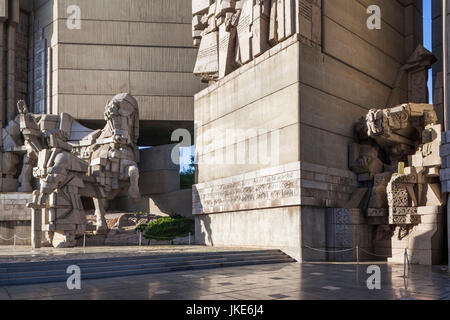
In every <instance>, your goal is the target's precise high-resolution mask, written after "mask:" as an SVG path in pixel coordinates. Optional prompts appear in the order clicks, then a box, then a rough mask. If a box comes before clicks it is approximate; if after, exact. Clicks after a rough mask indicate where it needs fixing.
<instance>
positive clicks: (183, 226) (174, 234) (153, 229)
mask: <svg viewBox="0 0 450 320" xmlns="http://www.w3.org/2000/svg"><path fill="white" fill-rule="evenodd" d="M136 230H137V231H140V232H142V233H143V235H144V237H145V238H146V239H154V240H165V241H171V240H173V239H175V238H179V237H185V236H187V235H189V233H191V234H194V232H195V227H194V220H192V219H188V218H185V217H183V216H180V215H173V216H170V217H161V218H158V219H157V220H154V221H151V222H149V223H148V224H140V225H138V226H137V227H136Z"/></svg>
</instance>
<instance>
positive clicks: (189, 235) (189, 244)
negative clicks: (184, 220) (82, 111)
mask: <svg viewBox="0 0 450 320" xmlns="http://www.w3.org/2000/svg"><path fill="white" fill-rule="evenodd" d="M189 245H191V233H190V232H189Z"/></svg>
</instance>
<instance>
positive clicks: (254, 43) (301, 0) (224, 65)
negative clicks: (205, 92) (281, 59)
mask: <svg viewBox="0 0 450 320" xmlns="http://www.w3.org/2000/svg"><path fill="white" fill-rule="evenodd" d="M320 6H321V1H317V0H193V1H192V14H193V19H192V37H193V39H194V45H195V46H199V53H198V57H197V62H196V64H195V68H194V74H196V75H198V76H200V77H201V78H202V79H203V80H204V81H205V82H207V81H216V80H219V79H221V78H223V77H224V76H226V75H227V74H229V73H230V72H232V71H233V70H235V69H237V68H239V67H240V66H242V65H244V64H246V63H248V62H250V61H251V60H253V59H254V58H256V57H258V56H260V55H261V54H263V53H264V52H265V51H267V50H268V49H270V48H271V47H272V46H274V45H276V44H277V43H279V42H282V41H284V40H286V39H287V38H289V37H290V36H292V35H294V34H296V33H300V35H301V36H303V37H304V38H305V39H307V41H309V42H310V43H318V42H319V39H320V28H321V22H320V12H321V8H320Z"/></svg>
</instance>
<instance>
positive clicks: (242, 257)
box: [0, 250, 295, 286]
mask: <svg viewBox="0 0 450 320" xmlns="http://www.w3.org/2000/svg"><path fill="white" fill-rule="evenodd" d="M288 262H295V260H294V259H292V258H291V257H289V256H287V255H286V254H284V253H283V252H281V251H280V250H252V251H224V252H207V253H205V252H199V253H178V254H155V255H146V256H122V257H109V258H95V259H76V260H55V261H41V262H17V263H0V286H13V285H24V284H35V283H48V282H65V281H67V279H68V277H69V276H70V274H67V273H66V272H67V268H68V267H69V266H71V265H77V266H78V267H80V270H81V279H83V280H86V279H100V278H112V277H123V276H133V275H142V274H150V273H163V272H173V271H185V270H199V269H211V268H223V267H236V266H247V265H261V264H273V263H288Z"/></svg>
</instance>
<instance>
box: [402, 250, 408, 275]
mask: <svg viewBox="0 0 450 320" xmlns="http://www.w3.org/2000/svg"><path fill="white" fill-rule="evenodd" d="M407 262H408V264H409V260H408V249H406V248H405V254H404V256H403V278H407V275H406V268H407V266H406V263H407Z"/></svg>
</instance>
